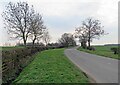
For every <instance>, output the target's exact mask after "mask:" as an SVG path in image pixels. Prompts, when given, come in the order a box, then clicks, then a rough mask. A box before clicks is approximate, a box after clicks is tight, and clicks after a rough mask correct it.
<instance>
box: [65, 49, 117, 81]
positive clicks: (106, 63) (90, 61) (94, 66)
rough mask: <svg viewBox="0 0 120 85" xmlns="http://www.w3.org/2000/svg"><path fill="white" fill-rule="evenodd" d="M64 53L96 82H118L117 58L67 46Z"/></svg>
mask: <svg viewBox="0 0 120 85" xmlns="http://www.w3.org/2000/svg"><path fill="white" fill-rule="evenodd" d="M65 55H66V56H67V57H68V58H69V59H70V60H71V61H72V62H73V63H74V64H75V65H76V66H77V67H78V68H80V69H81V70H82V71H83V72H85V73H86V74H87V75H88V76H89V77H90V78H91V79H93V80H95V82H96V83H118V60H116V59H112V58H106V57H102V56H98V55H94V54H89V53H85V52H81V51H78V50H76V48H69V49H66V50H65Z"/></svg>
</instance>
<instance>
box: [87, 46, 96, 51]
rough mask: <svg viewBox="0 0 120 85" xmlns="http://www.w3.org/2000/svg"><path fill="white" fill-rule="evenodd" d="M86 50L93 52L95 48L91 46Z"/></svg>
mask: <svg viewBox="0 0 120 85" xmlns="http://www.w3.org/2000/svg"><path fill="white" fill-rule="evenodd" d="M87 49H88V50H93V51H95V48H94V47H92V46H91V47H87Z"/></svg>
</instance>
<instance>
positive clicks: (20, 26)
mask: <svg viewBox="0 0 120 85" xmlns="http://www.w3.org/2000/svg"><path fill="white" fill-rule="evenodd" d="M33 14H34V9H33V7H30V6H29V5H28V3H26V2H18V3H16V4H14V3H12V2H10V3H9V4H8V5H7V6H6V10H5V11H4V12H3V14H2V16H3V19H4V21H5V27H6V28H7V29H8V33H9V34H12V38H22V40H23V42H24V45H26V42H27V39H28V36H29V33H30V29H29V28H30V22H31V21H30V18H31V16H32V15H33Z"/></svg>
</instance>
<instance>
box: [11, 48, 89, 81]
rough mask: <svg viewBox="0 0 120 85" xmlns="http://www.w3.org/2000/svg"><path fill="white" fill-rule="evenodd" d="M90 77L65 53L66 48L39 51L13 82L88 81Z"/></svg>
mask: <svg viewBox="0 0 120 85" xmlns="http://www.w3.org/2000/svg"><path fill="white" fill-rule="evenodd" d="M87 82H89V81H88V78H87V77H86V76H85V75H84V74H83V73H82V72H81V71H80V70H79V69H78V68H77V67H76V66H75V65H73V64H72V63H71V62H70V61H69V60H68V58H67V57H66V56H65V55H64V49H51V50H46V51H42V52H41V53H38V54H37V55H36V57H35V59H34V60H33V61H32V63H30V64H29V65H28V66H27V67H26V68H25V69H24V70H23V71H22V72H21V73H20V75H19V76H18V77H17V79H16V80H15V81H14V82H13V83H87Z"/></svg>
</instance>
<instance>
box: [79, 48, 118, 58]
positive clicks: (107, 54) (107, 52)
mask: <svg viewBox="0 0 120 85" xmlns="http://www.w3.org/2000/svg"><path fill="white" fill-rule="evenodd" d="M94 47H95V49H96V50H95V51H91V50H87V49H83V48H82V47H80V48H78V50H80V51H84V52H88V53H91V54H97V55H101V56H105V57H109V58H114V59H120V57H118V54H114V53H113V52H112V51H111V48H112V47H117V46H94Z"/></svg>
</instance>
